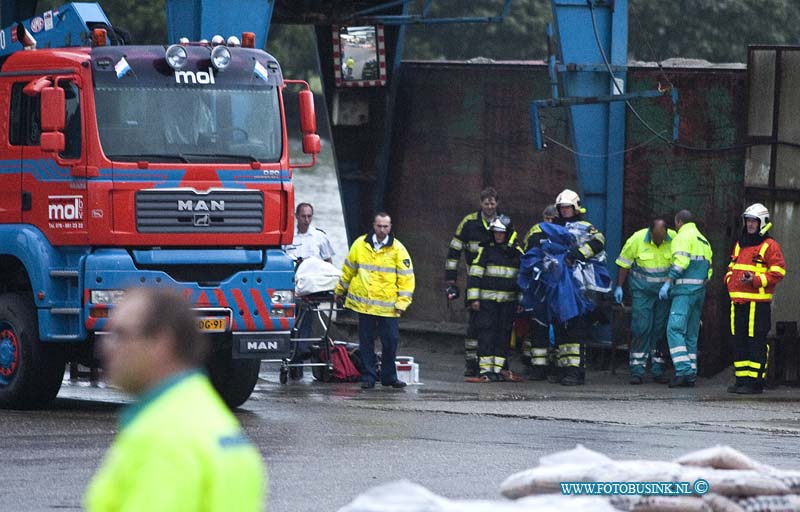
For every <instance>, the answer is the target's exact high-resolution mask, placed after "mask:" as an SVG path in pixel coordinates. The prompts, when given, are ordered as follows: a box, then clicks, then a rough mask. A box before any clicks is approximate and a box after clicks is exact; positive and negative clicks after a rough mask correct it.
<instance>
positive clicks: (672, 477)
mask: <svg viewBox="0 0 800 512" xmlns="http://www.w3.org/2000/svg"><path fill="white" fill-rule="evenodd" d="M682 470H683V468H682V467H681V465H680V464H676V463H674V462H662V461H659V460H619V461H612V462H610V463H607V464H599V465H597V466H595V467H593V468H592V469H591V471H589V476H590V478H591V479H592V481H595V482H677V481H680V480H679V479H678V478H679V476H680V474H681V472H682Z"/></svg>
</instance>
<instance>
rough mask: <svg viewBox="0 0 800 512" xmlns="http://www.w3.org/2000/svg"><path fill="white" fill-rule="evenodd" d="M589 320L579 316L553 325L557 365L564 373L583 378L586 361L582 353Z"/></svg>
mask: <svg viewBox="0 0 800 512" xmlns="http://www.w3.org/2000/svg"><path fill="white" fill-rule="evenodd" d="M589 326H590V323H589V319H588V318H586V317H585V316H579V317H576V318H573V319H571V320H569V321H568V322H564V323H561V324H554V325H553V330H554V331H555V335H556V352H557V355H558V362H557V365H558V367H559V368H561V369H562V370H565V371H566V373H569V372H573V374H574V375H579V376H581V377H583V375H584V371H585V366H586V360H585V357H584V356H585V354H584V351H585V349H586V342H587V340H588V337H589V332H590V331H589Z"/></svg>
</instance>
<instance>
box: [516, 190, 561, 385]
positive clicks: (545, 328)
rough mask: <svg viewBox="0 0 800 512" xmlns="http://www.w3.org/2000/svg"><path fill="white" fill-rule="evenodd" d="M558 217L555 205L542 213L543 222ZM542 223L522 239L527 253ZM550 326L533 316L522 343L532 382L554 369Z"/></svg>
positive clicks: (524, 360) (549, 206)
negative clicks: (551, 354) (551, 355)
mask: <svg viewBox="0 0 800 512" xmlns="http://www.w3.org/2000/svg"><path fill="white" fill-rule="evenodd" d="M556 217H558V210H556V207H555V205H552V204H551V205H548V206H547V207H546V208H545V209H544V210H543V211H542V222H554V221H555V218H556ZM542 222H537V223H536V224H534V225H533V226H532V227H531V229H530V230H528V232H527V233H526V234H525V237H524V238H523V239H522V245H523V247H524V248H525V252H527V251H528V249H530V248H531V247H532V245H531V239H532V238H533V236H534V235H535V234H536V233H541V232H542ZM549 352H550V324H549V323H548V321H547V319H546V318H536V316H533V315H532V316H531V317H530V321H529V322H528V335H527V336H526V337H525V340H524V341H523V342H522V360H523V363H525V365H526V366H527V371H528V378H529V379H530V380H544V379H546V378H547V374H548V372H549V371H550V370H551V369H553V365H551V364H550V363H551V361H550V357H549Z"/></svg>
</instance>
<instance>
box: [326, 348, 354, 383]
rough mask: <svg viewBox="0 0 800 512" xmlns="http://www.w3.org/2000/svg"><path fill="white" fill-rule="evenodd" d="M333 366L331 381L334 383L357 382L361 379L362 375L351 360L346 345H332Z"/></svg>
mask: <svg viewBox="0 0 800 512" xmlns="http://www.w3.org/2000/svg"><path fill="white" fill-rule="evenodd" d="M331 364H332V365H333V372H332V373H331V380H332V381H334V382H356V381H358V380H359V379H360V378H361V373H360V372H359V371H358V368H356V365H354V364H353V361H351V360H350V353H349V352H348V351H347V347H346V346H344V345H338V344H336V343H333V344H332V345H331Z"/></svg>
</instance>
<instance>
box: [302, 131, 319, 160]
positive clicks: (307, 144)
mask: <svg viewBox="0 0 800 512" xmlns="http://www.w3.org/2000/svg"><path fill="white" fill-rule="evenodd" d="M319 150H320V144H319V135H317V134H316V133H307V134H305V135H303V153H305V154H307V155H318V154H319Z"/></svg>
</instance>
